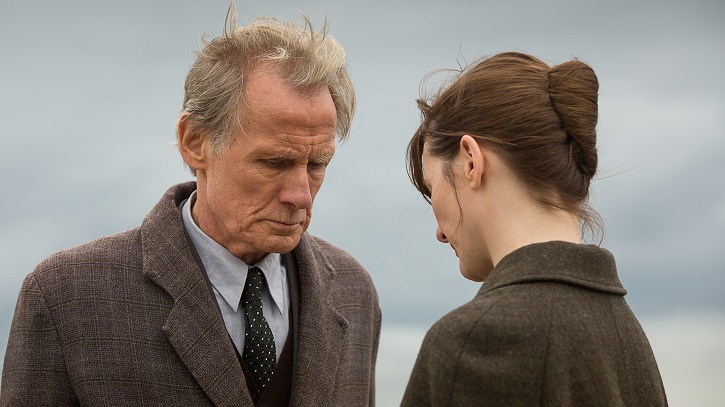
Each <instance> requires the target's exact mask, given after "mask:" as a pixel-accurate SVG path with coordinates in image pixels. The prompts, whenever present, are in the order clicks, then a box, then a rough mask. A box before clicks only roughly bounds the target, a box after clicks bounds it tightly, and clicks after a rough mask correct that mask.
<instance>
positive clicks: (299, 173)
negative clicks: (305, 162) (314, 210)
mask: <svg viewBox="0 0 725 407" xmlns="http://www.w3.org/2000/svg"><path fill="white" fill-rule="evenodd" d="M279 199H280V201H281V202H282V203H286V204H290V205H291V206H292V207H293V208H295V209H305V208H309V207H310V206H312V191H311V190H310V176H309V174H308V172H307V168H306V167H305V166H301V167H295V168H293V169H290V174H288V176H287V179H286V182H285V185H284V186H283V187H282V191H281V192H280V196H279Z"/></svg>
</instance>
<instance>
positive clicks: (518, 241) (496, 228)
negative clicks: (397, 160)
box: [402, 53, 667, 406]
mask: <svg viewBox="0 0 725 407" xmlns="http://www.w3.org/2000/svg"><path fill="white" fill-rule="evenodd" d="M598 88H599V85H598V82H597V77H596V75H595V74H594V72H593V71H592V69H591V68H590V67H589V66H587V65H586V64H584V63H582V62H580V61H576V60H575V61H570V62H566V63H563V64H561V65H557V66H554V67H551V68H550V67H549V66H547V65H546V64H544V63H543V62H541V61H540V60H538V59H536V58H534V57H531V56H529V55H525V54H520V53H504V54H499V55H496V56H494V57H491V58H488V59H484V60H482V61H480V62H478V63H476V64H474V65H473V66H471V67H470V68H467V69H465V70H464V71H463V72H461V73H460V75H458V76H457V77H456V78H455V80H454V81H453V82H451V83H450V84H449V85H448V86H446V87H445V88H444V89H443V90H441V91H440V92H439V94H438V95H437V96H436V97H434V98H432V99H430V100H427V101H424V100H419V101H418V104H419V106H420V109H421V111H422V114H423V122H422V124H421V125H420V127H419V128H418V130H417V132H416V133H415V135H414V136H413V139H412V140H411V141H410V144H409V146H408V157H407V159H408V170H409V175H410V177H411V180H412V182H413V184H414V185H415V187H416V188H417V189H418V190H419V191H420V192H421V193H422V194H423V196H424V197H425V198H426V199H427V200H429V201H430V203H431V205H432V207H433V212H434V214H435V217H436V220H437V221H438V228H437V230H436V237H437V238H438V240H440V241H441V242H443V243H448V244H450V245H451V248H452V249H453V250H455V252H456V255H457V256H458V258H459V266H460V271H461V274H463V276H464V277H466V278H468V279H470V280H473V281H484V280H485V284H484V285H483V286H482V287H481V289H480V290H479V292H478V294H477V295H476V296H475V298H474V299H473V300H472V301H470V302H469V303H467V304H465V305H463V306H462V307H460V308H458V309H456V310H454V311H452V312H451V313H449V314H448V315H446V316H445V317H443V318H442V319H441V320H440V321H438V322H437V323H436V324H435V325H434V326H433V327H432V328H431V329H430V331H429V332H428V334H427V335H426V338H425V340H424V342H423V345H422V348H421V350H420V354H419V355H418V360H417V362H416V365H415V368H414V369H413V373H412V375H411V378H410V382H409V383H408V387H407V390H406V392H405V396H404V399H403V403H402V405H404V406H428V405H431V406H479V405H480V406H600V405H601V406H661V405H667V401H666V397H665V392H664V388H663V385H662V380H661V378H660V374H659V370H658V368H657V363H656V361H655V358H654V355H653V354H652V350H651V348H650V345H649V342H648V341H647V338H646V336H645V334H644V332H643V330H642V328H641V327H640V325H639V323H638V322H637V319H636V318H635V316H634V314H633V313H632V311H631V310H630V308H629V306H628V305H627V303H626V302H625V300H624V294H625V293H626V291H625V290H624V288H622V285H621V283H620V282H619V278H618V277H617V272H616V267H615V263H614V258H613V257H612V255H611V254H610V253H609V252H608V251H606V250H604V249H601V248H599V247H598V246H594V245H585V244H582V241H581V235H582V231H587V230H588V231H590V232H595V233H594V234H598V232H599V231H600V229H601V228H600V226H599V225H600V221H599V218H598V216H597V215H596V213H595V212H594V211H593V210H592V209H590V208H589V206H588V204H587V198H588V196H589V184H590V182H591V179H592V177H593V176H594V174H595V172H596V169H597V149H596V132H595V126H596V123H597V92H598Z"/></svg>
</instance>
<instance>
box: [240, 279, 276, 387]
mask: <svg viewBox="0 0 725 407" xmlns="http://www.w3.org/2000/svg"><path fill="white" fill-rule="evenodd" d="M263 287H264V274H262V270H260V269H259V268H258V267H250V268H249V272H248V273H247V281H246V283H245V284H244V292H243V293H242V299H241V302H242V303H243V304H244V317H245V318H244V319H245V320H246V329H245V331H244V353H243V354H242V360H244V363H245V364H246V365H247V369H249V373H250V374H251V375H252V379H253V380H254V385H255V387H256V388H257V391H259V392H260V393H261V392H262V391H264V388H265V387H266V386H267V383H268V382H269V381H270V380H271V379H272V375H273V374H274V368H275V366H276V364H277V362H276V353H277V352H276V350H275V346H274V336H273V335H272V330H271V329H270V328H269V324H267V320H266V319H265V318H264V312H263V310H262V289H263Z"/></svg>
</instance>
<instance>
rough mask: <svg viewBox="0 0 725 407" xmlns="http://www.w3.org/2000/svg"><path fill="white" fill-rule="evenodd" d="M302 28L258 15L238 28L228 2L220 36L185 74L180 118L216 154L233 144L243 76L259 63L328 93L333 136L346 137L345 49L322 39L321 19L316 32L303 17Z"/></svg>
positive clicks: (351, 102) (349, 91) (349, 93)
mask: <svg viewBox="0 0 725 407" xmlns="http://www.w3.org/2000/svg"><path fill="white" fill-rule="evenodd" d="M303 18H304V25H302V26H300V25H297V24H296V23H294V22H292V21H279V20H277V19H276V18H273V17H258V18H256V19H254V20H253V21H252V22H251V23H250V24H247V25H244V26H241V27H238V26H237V13H236V10H235V7H234V4H232V5H231V6H230V7H229V10H228V12H227V17H226V21H225V23H224V33H223V35H220V36H218V37H216V38H213V39H212V40H211V41H206V40H203V47H202V49H201V50H200V51H198V52H196V60H195V61H194V63H193V64H192V66H191V68H190V70H189V73H188V74H187V76H186V82H185V84H184V104H183V107H182V117H184V116H183V115H184V114H185V113H186V114H188V115H187V116H185V117H184V120H188V121H189V125H191V126H192V128H193V129H194V130H195V131H204V132H206V133H207V134H208V135H209V136H210V137H211V138H212V145H213V147H214V151H215V152H216V153H219V152H221V151H223V150H224V149H226V148H228V147H229V146H230V145H231V143H232V142H233V141H234V137H235V133H236V132H237V131H238V130H240V129H241V126H242V120H243V114H244V113H243V104H242V101H243V89H244V81H245V78H246V77H247V75H249V73H250V72H251V71H252V70H253V69H254V68H255V67H257V66H259V65H260V64H269V65H270V66H271V67H272V69H274V72H275V73H277V74H279V75H280V76H281V77H282V78H283V80H285V81H286V82H287V83H289V84H290V85H292V86H293V87H295V88H298V89H301V90H317V89H325V88H326V89H328V90H329V91H330V94H331V96H332V100H333V102H334V104H335V109H336V110H337V128H336V133H337V137H338V139H339V140H340V141H344V140H345V139H347V136H348V134H349V132H350V122H351V121H352V116H353V114H354V111H355V90H354V89H353V85H352V80H351V79H350V75H349V73H348V71H347V66H346V63H345V50H344V49H343V48H342V46H341V45H340V44H339V43H338V42H337V41H335V39H334V38H332V37H331V36H329V35H327V31H328V27H327V21H326V20H325V22H324V24H323V27H322V29H321V30H320V31H319V32H318V31H315V30H314V29H313V27H312V23H311V22H310V20H309V19H308V18H307V17H306V16H304V15H303Z"/></svg>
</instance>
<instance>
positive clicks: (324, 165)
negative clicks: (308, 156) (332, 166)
mask: <svg viewBox="0 0 725 407" xmlns="http://www.w3.org/2000/svg"><path fill="white" fill-rule="evenodd" d="M307 166H308V167H309V168H310V169H313V170H324V169H325V168H327V163H316V162H310V163H308V164H307Z"/></svg>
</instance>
